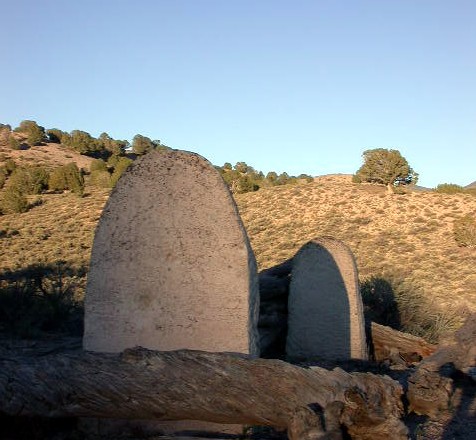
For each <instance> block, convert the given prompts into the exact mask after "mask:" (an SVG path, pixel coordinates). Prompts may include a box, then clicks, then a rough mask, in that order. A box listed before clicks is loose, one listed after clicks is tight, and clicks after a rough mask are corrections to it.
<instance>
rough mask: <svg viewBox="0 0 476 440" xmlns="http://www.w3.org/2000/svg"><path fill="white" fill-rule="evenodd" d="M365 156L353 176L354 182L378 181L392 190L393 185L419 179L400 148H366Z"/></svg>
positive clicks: (405, 183) (412, 182)
mask: <svg viewBox="0 0 476 440" xmlns="http://www.w3.org/2000/svg"><path fill="white" fill-rule="evenodd" d="M363 158H364V164H363V165H362V166H361V167H360V168H359V169H358V170H357V172H356V173H355V175H354V177H353V178H352V181H353V182H354V183H362V182H369V183H377V184H381V185H386V186H387V187H388V188H389V189H390V190H391V189H392V187H393V186H396V185H409V184H415V183H416V182H417V180H418V174H417V173H415V171H413V169H412V168H411V167H410V165H409V164H408V162H407V160H406V159H405V158H404V157H403V156H402V155H401V154H400V152H399V151H398V150H388V149H385V148H375V149H373V150H366V151H364V153H363Z"/></svg>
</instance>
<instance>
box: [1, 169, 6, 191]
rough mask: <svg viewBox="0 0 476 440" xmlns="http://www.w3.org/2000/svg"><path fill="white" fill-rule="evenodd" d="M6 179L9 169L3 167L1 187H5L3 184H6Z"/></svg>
mask: <svg viewBox="0 0 476 440" xmlns="http://www.w3.org/2000/svg"><path fill="white" fill-rule="evenodd" d="M6 180H7V170H5V168H3V167H1V168H0V189H2V188H3V185H5V181H6Z"/></svg>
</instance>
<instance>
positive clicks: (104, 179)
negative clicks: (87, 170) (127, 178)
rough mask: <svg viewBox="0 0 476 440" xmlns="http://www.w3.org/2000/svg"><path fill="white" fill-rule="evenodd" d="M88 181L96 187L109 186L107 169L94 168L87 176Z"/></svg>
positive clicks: (109, 180)
mask: <svg viewBox="0 0 476 440" xmlns="http://www.w3.org/2000/svg"><path fill="white" fill-rule="evenodd" d="M89 183H90V184H91V185H93V186H97V187H98V188H111V175H110V174H109V171H107V170H106V171H105V170H94V171H91V175H90V176H89Z"/></svg>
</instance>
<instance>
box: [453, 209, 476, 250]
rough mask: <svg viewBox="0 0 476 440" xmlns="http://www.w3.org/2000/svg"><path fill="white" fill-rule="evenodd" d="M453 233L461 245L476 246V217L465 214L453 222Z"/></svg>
mask: <svg viewBox="0 0 476 440" xmlns="http://www.w3.org/2000/svg"><path fill="white" fill-rule="evenodd" d="M453 234H454V238H455V241H456V243H457V244H458V246H460V247H470V248H472V247H475V246H476V219H475V217H474V216H473V215H470V214H468V215H465V216H464V217H461V218H460V219H457V220H455V221H454V222H453Z"/></svg>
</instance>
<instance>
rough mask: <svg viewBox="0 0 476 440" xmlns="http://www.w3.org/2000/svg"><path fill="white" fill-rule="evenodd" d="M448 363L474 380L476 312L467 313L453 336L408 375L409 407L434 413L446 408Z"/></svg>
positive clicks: (448, 399) (449, 390)
mask: <svg viewBox="0 0 476 440" xmlns="http://www.w3.org/2000/svg"><path fill="white" fill-rule="evenodd" d="M450 364H451V365H450ZM448 365H450V367H451V368H456V369H457V370H459V371H461V372H462V373H464V374H466V375H468V376H469V377H471V378H472V379H473V380H474V381H476V314H472V315H470V316H469V317H468V318H467V320H466V322H465V324H464V325H463V326H462V327H461V328H460V329H459V330H458V331H457V332H456V333H455V334H454V336H453V337H452V338H451V339H449V340H447V341H446V342H443V343H442V344H441V345H440V346H439V348H438V350H436V351H435V352H434V353H433V354H432V355H431V356H429V357H427V358H426V359H424V360H423V361H422V362H421V363H420V364H419V366H418V368H417V369H416V371H415V372H414V373H413V374H412V375H411V376H410V378H409V380H408V391H407V398H408V401H409V404H410V405H409V409H410V410H411V411H413V412H415V413H417V414H424V415H429V416H431V417H436V416H437V415H438V413H439V412H441V411H444V410H447V409H448V408H449V405H450V402H451V396H452V393H453V381H452V379H451V378H450V377H448V376H449V375H450V374H449V373H451V368H450V369H448V368H446V367H447V366H448ZM448 371H449V372H448Z"/></svg>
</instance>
